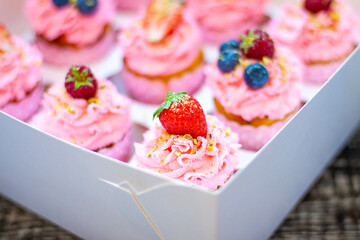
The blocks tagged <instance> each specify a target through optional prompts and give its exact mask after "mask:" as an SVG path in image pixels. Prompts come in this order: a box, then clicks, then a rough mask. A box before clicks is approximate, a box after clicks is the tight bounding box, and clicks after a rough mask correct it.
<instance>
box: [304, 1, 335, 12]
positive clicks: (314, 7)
mask: <svg viewBox="0 0 360 240" xmlns="http://www.w3.org/2000/svg"><path fill="white" fill-rule="evenodd" d="M331 2H332V0H305V4H304V7H305V9H306V10H308V11H310V12H312V13H318V12H320V11H327V10H329V9H330V5H331Z"/></svg>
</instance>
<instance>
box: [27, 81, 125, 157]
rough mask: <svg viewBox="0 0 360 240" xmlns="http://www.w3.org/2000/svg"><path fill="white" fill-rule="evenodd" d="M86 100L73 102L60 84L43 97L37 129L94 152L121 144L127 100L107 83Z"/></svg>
mask: <svg viewBox="0 0 360 240" xmlns="http://www.w3.org/2000/svg"><path fill="white" fill-rule="evenodd" d="M98 84H99V89H98V92H97V94H96V96H95V98H92V99H90V100H88V101H86V100H85V99H74V98H73V97H71V96H70V94H68V93H67V92H66V89H65V87H64V85H63V84H57V85H54V86H52V87H51V88H50V89H49V90H48V91H47V93H45V94H44V98H43V101H42V107H43V110H42V111H41V112H40V113H39V114H37V115H36V116H35V117H34V125H35V126H37V127H38V128H39V129H41V130H43V131H45V132H48V133H50V134H52V135H54V136H57V137H59V138H62V139H64V140H66V141H69V142H72V143H74V144H77V145H79V146H81V147H84V148H87V149H90V150H97V149H100V148H103V147H106V146H108V145H110V144H113V143H116V142H118V141H120V140H121V139H122V138H123V137H124V136H125V134H126V133H127V132H128V131H129V128H130V126H131V119H130V105H131V103H130V100H129V99H127V98H126V97H124V96H122V95H120V94H119V93H118V92H117V90H116V87H115V86H114V85H113V84H112V83H111V82H110V81H108V80H99V81H98Z"/></svg>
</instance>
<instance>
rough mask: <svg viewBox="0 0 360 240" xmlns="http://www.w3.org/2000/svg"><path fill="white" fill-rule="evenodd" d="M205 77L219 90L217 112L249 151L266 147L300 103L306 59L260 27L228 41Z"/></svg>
mask: <svg viewBox="0 0 360 240" xmlns="http://www.w3.org/2000/svg"><path fill="white" fill-rule="evenodd" d="M205 75H206V81H207V84H208V85H209V86H210V88H211V90H212V92H213V94H214V102H215V110H214V111H215V112H214V114H215V115H216V116H218V118H219V119H220V120H221V121H223V122H224V123H225V125H227V126H229V127H230V128H231V129H232V130H233V131H234V132H236V133H238V135H239V143H240V144H241V145H242V146H243V148H245V149H248V150H258V149H260V148H261V147H262V146H263V145H264V144H265V143H266V142H267V141H269V140H270V139H271V137H272V136H273V135H275V134H276V133H277V132H278V131H279V130H280V129H281V128H282V126H284V125H285V123H286V122H287V121H288V120H289V119H290V118H291V117H292V116H293V115H294V114H295V113H296V111H297V110H298V109H299V107H300V103H301V90H300V87H301V82H302V64H301V61H300V60H299V59H298V58H297V57H296V56H295V55H294V54H293V53H292V52H291V51H290V50H288V49H286V48H284V47H279V46H278V47H277V48H276V49H275V46H274V43H273V41H272V40H271V38H270V37H269V35H268V34H267V33H266V32H264V31H262V30H260V29H256V30H251V31H249V32H248V34H247V35H246V36H242V37H241V40H240V42H239V41H236V40H230V41H228V42H225V43H224V44H223V45H222V46H221V48H220V57H219V60H218V61H217V63H213V64H210V65H208V66H206V68H205Z"/></svg>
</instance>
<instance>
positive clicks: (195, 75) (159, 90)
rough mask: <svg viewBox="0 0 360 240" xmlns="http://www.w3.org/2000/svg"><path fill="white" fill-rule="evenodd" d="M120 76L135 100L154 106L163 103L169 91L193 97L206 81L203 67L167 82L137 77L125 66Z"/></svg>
mask: <svg viewBox="0 0 360 240" xmlns="http://www.w3.org/2000/svg"><path fill="white" fill-rule="evenodd" d="M120 74H121V77H122V80H123V82H124V85H125V87H126V89H127V92H128V93H129V94H130V95H131V96H132V97H133V98H134V99H136V100H138V101H140V102H145V103H152V104H160V103H162V102H163V101H164V100H165V97H166V94H167V93H168V92H169V91H172V92H179V91H186V92H187V93H188V94H190V95H191V94H193V93H194V92H196V90H198V89H199V88H200V86H201V84H202V83H203V80H204V73H203V66H200V67H197V68H196V69H195V70H193V71H191V72H187V73H184V74H183V75H181V76H180V77H174V78H172V79H170V80H168V81H166V82H165V81H162V80H157V79H148V78H146V77H143V76H140V75H135V74H133V73H132V72H131V71H129V70H128V68H127V67H125V66H124V68H123V70H122V71H121V73H120Z"/></svg>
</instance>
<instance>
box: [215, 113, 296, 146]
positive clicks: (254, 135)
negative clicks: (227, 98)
mask: <svg viewBox="0 0 360 240" xmlns="http://www.w3.org/2000/svg"><path fill="white" fill-rule="evenodd" d="M214 114H215V116H217V117H218V118H219V119H220V120H221V121H222V122H224V123H225V125H226V126H228V127H230V128H231V130H232V131H234V132H235V133H237V134H238V135H239V143H240V144H241V146H242V147H243V148H244V149H247V150H252V151H257V150H259V149H260V148H262V147H263V146H264V145H265V143H267V142H268V141H269V140H270V139H271V138H272V137H273V136H274V135H275V134H276V133H277V132H278V131H279V130H280V129H281V128H282V127H283V126H284V125H285V124H286V123H287V122H288V121H289V120H290V119H291V118H292V117H293V115H290V116H288V117H287V118H286V119H285V120H284V121H278V122H275V123H274V124H272V125H270V126H267V125H263V126H259V127H254V126H251V125H240V124H239V123H237V122H234V121H229V120H228V119H227V118H226V117H225V116H224V115H222V114H220V113H218V112H217V111H215V112H214Z"/></svg>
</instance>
